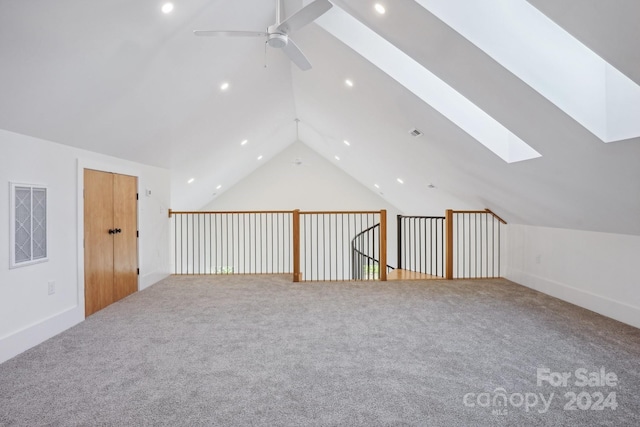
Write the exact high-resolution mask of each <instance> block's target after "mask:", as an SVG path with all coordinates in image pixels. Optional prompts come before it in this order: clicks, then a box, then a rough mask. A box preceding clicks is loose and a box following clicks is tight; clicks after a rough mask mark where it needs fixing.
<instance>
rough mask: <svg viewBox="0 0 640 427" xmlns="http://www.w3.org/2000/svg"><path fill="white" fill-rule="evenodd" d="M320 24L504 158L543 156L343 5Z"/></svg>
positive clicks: (525, 158) (331, 12) (510, 159)
mask: <svg viewBox="0 0 640 427" xmlns="http://www.w3.org/2000/svg"><path fill="white" fill-rule="evenodd" d="M316 23H318V24H319V25H320V26H321V27H322V28H324V29H325V30H326V31H328V32H329V33H331V34H333V35H334V36H335V37H336V38H338V39H339V40H340V41H342V42H343V43H345V44H346V45H347V46H349V47H350V48H352V49H353V50H355V51H356V52H358V53H359V54H360V55H362V56H363V57H364V58H365V59H367V60H368V61H370V62H371V63H372V64H374V65H375V66H377V67H378V68H380V69H381V70H382V71H384V72H385V73H387V74H388V75H389V76H390V77H392V78H393V79H394V80H396V81H397V82H398V83H400V84H401V85H403V86H404V87H406V88H407V89H409V90H410V91H411V92H413V93H414V94H415V95H416V96H418V97H419V98H420V99H422V100H423V101H424V102H426V103H427V104H429V105H431V106H432V107H433V108H435V109H436V110H438V111H439V112H440V113H441V114H443V115H444V116H445V117H447V118H448V119H449V120H451V121H452V122H453V123H455V124H456V125H458V126H459V127H460V128H461V129H463V130H464V131H465V132H467V133H468V134H469V135H471V136H472V137H474V138H475V139H476V140H478V141H479V142H480V143H482V144H483V145H484V146H485V147H487V148H488V149H490V150H491V151H493V152H494V153H495V154H496V155H498V156H499V157H500V158H502V159H503V160H504V161H506V162H508V163H513V162H517V161H521V160H527V159H532V158H535V157H540V153H538V152H537V151H536V150H534V149H533V148H531V147H530V146H529V145H527V144H526V143H525V142H524V141H522V140H521V139H520V138H518V137H517V136H516V135H514V134H513V133H511V132H510V131H509V130H508V129H507V128H505V127H504V126H502V125H501V124H500V123H498V122H497V121H496V120H494V119H493V118H492V117H491V116H489V115H488V114H487V113H485V112H484V111H482V110H481V109H480V108H478V107H477V106H476V105H475V104H473V103H472V102H471V101H469V100H468V99H467V98H465V97H464V96H462V95H461V94H460V93H458V92H457V91H456V90H455V89H453V88H452V87H450V86H449V85H447V84H446V83H445V82H443V81H442V80H440V79H439V78H438V77H436V76H435V75H434V74H433V73H431V72H430V71H429V70H427V69H426V68H424V67H423V66H422V65H420V64H419V63H418V62H416V61H415V60H413V59H412V58H411V57H409V56H408V55H406V54H405V53H403V52H402V51H400V50H399V49H398V48H396V47H395V46H394V45H392V44H391V43H389V42H388V41H387V40H385V39H384V38H382V37H381V36H379V35H378V34H376V33H375V32H374V31H373V30H371V29H369V28H368V27H367V26H365V25H364V24H362V23H361V22H360V21H358V20H357V19H355V18H353V17H352V16H351V15H349V14H348V13H346V12H345V11H344V10H342V9H340V8H339V7H333V8H331V9H330V10H329V11H328V12H326V13H325V14H324V15H322V16H321V17H320V18H318V19H317V20H316Z"/></svg>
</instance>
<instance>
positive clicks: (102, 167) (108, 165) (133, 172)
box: [76, 158, 142, 318]
mask: <svg viewBox="0 0 640 427" xmlns="http://www.w3.org/2000/svg"><path fill="white" fill-rule="evenodd" d="M85 169H93V170H97V171H101V172H107V173H117V174H121V175H130V176H135V177H136V178H137V179H136V186H137V188H136V191H137V192H138V194H140V176H141V175H142V173H141V171H140V169H139V168H137V167H135V166H128V165H123V164H121V163H118V162H117V161H111V160H109V159H104V160H96V159H83V158H78V160H77V169H76V174H77V182H78V186H77V189H76V190H77V196H76V200H77V218H78V220H77V221H76V224H77V234H76V235H77V236H78V241H77V246H76V247H77V252H78V273H77V274H78V280H77V283H78V292H77V300H76V303H77V305H78V307H82V314H83V316H84V306H85V305H84V287H85V283H84V170H85ZM136 221H137V224H138V230H139V229H140V201H138V204H137V206H136ZM136 243H137V248H136V253H137V258H138V260H137V261H138V265H140V239H138V240H137V242H136ZM137 281H138V285H137V291H140V275H138V277H137ZM84 318H86V316H84Z"/></svg>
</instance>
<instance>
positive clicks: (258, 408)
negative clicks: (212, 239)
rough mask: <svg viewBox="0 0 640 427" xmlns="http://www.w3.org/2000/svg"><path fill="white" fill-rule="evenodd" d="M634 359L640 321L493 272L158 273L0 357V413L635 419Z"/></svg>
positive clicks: (223, 418)
mask: <svg viewBox="0 0 640 427" xmlns="http://www.w3.org/2000/svg"><path fill="white" fill-rule="evenodd" d="M603 367H604V369H605V375H606V373H609V372H610V373H612V374H615V375H616V377H617V381H613V379H612V376H611V374H610V375H609V384H608V385H607V384H604V385H595V383H594V385H592V386H587V385H584V386H582V385H580V384H578V385H576V381H579V378H576V375H575V371H576V370H577V369H581V368H584V369H586V371H587V372H595V371H598V372H599V371H600V369H601V368H603ZM538 368H541V369H543V368H548V369H549V371H548V372H549V374H551V373H555V372H558V373H561V372H569V373H571V377H570V378H569V379H568V381H567V385H566V386H564V385H558V386H557V387H552V386H551V385H549V383H548V382H547V381H544V382H543V383H542V384H541V385H538V384H537V369H538ZM639 370H640V331H639V330H638V329H635V328H632V327H630V326H626V325H624V324H621V323H618V322H616V321H613V320H610V319H607V318H604V317H602V316H599V315H597V314H594V313H592V312H590V311H587V310H584V309H580V308H577V307H575V306H572V305H570V304H566V303H564V302H562V301H559V300H557V299H554V298H550V297H547V296H545V295H542V294H540V293H537V292H534V291H531V290H529V289H527V288H524V287H521V286H518V285H516V284H513V283H511V282H509V281H506V280H474V281H454V282H447V281H416V282H388V283H376V282H359V283H354V282H351V283H314V284H305V283H300V284H294V283H291V282H290V281H289V277H285V276H217V277H171V278H168V279H166V280H164V281H162V282H160V283H158V284H156V285H154V286H152V287H151V288H149V289H147V290H145V291H142V292H139V293H137V294H134V295H132V296H130V297H128V298H126V299H125V300H123V301H121V302H119V303H116V304H114V305H112V306H110V307H108V308H106V309H105V310H103V311H101V312H99V313H97V314H95V315H93V316H91V317H90V318H88V319H87V320H86V321H85V322H83V323H81V324H79V325H77V326H76V327H74V328H72V329H70V330H68V331H66V332H64V333H62V334H60V335H58V336H56V337H54V338H52V339H51V340H49V341H47V342H45V343H43V344H41V345H39V346H37V347H35V348H33V349H31V350H29V351H27V352H25V353H23V354H21V355H19V356H18V357H15V358H14V359H11V360H9V361H7V362H5V363H4V364H2V365H0V425H2V426H44V425H46V426H162V425H164V426H217V425H220V426H249V425H255V426H262V425H264V426H410V425H415V426H418V425H421V426H485V425H486V426H493V425H518V426H528V425H531V426H543V425H549V426H561V425H576V426H578V425H583V426H586V425H589V426H595V425H612V426H638V425H640V371H639ZM593 375H594V376H595V374H593ZM594 378H595V377H594ZM593 381H595V379H594V380H593ZM501 392H502V393H504V394H505V395H506V396H507V400H506V403H505V404H503V403H504V402H505V401H504V399H503V398H501V396H502V395H501ZM572 392H573V393H575V395H576V397H577V401H576V402H575V403H572V402H571V400H572V399H571V394H567V393H572ZM551 393H553V397H550V396H551ZM598 393H600V394H601V395H602V397H603V398H606V397H608V396H609V399H608V400H604V399H600V394H598ZM612 393H613V394H615V403H617V407H616V408H615V409H614V408H613V406H615V405H614V404H613V403H614V400H613V397H611V396H612ZM540 395H542V397H540ZM534 397H535V399H534ZM542 398H544V399H545V401H547V402H548V406H547V407H546V410H545V404H544V403H543V401H542V400H541V399H542ZM599 400H601V401H602V402H601V403H598V401H599ZM523 401H524V402H525V403H523ZM527 402H528V404H527ZM534 403H535V405H534ZM593 404H595V407H593V408H592V406H593ZM565 405H568V406H569V407H573V408H575V409H573V410H569V409H565ZM598 408H600V409H598Z"/></svg>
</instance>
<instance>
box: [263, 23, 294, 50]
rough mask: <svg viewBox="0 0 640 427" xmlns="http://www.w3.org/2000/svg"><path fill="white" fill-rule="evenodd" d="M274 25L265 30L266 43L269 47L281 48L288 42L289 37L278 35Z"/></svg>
mask: <svg viewBox="0 0 640 427" xmlns="http://www.w3.org/2000/svg"><path fill="white" fill-rule="evenodd" d="M275 28H276V25H272V26H270V27H269V28H268V29H267V33H268V34H269V35H268V36H267V43H268V44H269V46H271V47H275V48H283V47H285V46H286V45H287V43H288V42H289V37H287V35H286V34H282V33H278V32H277V30H276V29H275Z"/></svg>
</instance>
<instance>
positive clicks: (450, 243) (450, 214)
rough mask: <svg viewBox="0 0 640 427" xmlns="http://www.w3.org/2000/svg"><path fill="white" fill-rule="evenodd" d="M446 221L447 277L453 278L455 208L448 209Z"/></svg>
mask: <svg viewBox="0 0 640 427" xmlns="http://www.w3.org/2000/svg"><path fill="white" fill-rule="evenodd" d="M444 222H445V223H446V225H447V244H446V251H447V261H446V272H445V276H444V278H445V279H449V280H451V279H453V210H452V209H447V211H446V213H445V216H444Z"/></svg>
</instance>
